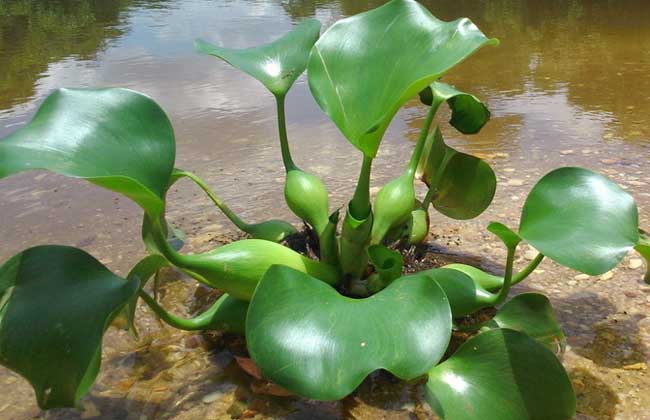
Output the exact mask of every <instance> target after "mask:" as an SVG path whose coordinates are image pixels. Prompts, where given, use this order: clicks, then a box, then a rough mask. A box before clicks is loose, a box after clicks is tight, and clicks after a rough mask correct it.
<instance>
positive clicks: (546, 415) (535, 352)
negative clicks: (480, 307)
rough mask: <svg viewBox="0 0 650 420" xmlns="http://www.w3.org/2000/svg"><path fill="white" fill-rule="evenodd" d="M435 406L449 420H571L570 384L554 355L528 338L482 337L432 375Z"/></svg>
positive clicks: (494, 333)
mask: <svg viewBox="0 0 650 420" xmlns="http://www.w3.org/2000/svg"><path fill="white" fill-rule="evenodd" d="M425 392H426V399H427V401H428V402H429V404H430V405H431V407H432V408H433V409H434V410H436V411H437V412H438V414H439V415H440V416H441V417H442V418H443V419H445V420H465V419H467V418H480V419H481V420H522V419H526V420H551V419H552V420H569V419H571V418H573V416H574V415H575V411H576V399H575V394H574V392H573V389H572V387H571V382H570V381H569V378H568V376H567V374H566V372H565V371H564V368H563V367H562V364H561V363H560V362H559V361H558V359H557V358H556V357H555V355H554V354H553V353H552V352H550V351H549V350H548V349H547V348H545V347H544V346H542V345H541V344H539V343H538V342H537V341H535V340H533V339H531V338H530V337H528V336H527V335H525V334H523V333H520V332H517V331H513V330H509V329H496V330H491V331H487V332H484V333H481V334H479V335H477V336H475V337H474V338H472V339H470V340H469V341H467V342H466V343H465V344H463V345H462V346H461V347H460V348H459V349H458V351H457V352H456V353H454V354H453V355H452V356H451V357H450V358H449V359H447V360H446V361H445V362H443V363H441V364H440V365H438V366H436V367H435V368H433V369H432V370H431V371H430V372H429V381H428V382H427V384H426V388H425Z"/></svg>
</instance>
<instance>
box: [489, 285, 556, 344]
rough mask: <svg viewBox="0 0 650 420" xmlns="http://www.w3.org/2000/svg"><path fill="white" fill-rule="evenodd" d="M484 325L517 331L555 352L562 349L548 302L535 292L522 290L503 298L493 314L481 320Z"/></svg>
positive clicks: (551, 308) (544, 297) (553, 315)
mask: <svg viewBox="0 0 650 420" xmlns="http://www.w3.org/2000/svg"><path fill="white" fill-rule="evenodd" d="M485 326H486V327H488V328H509V329H511V330H515V331H521V332H523V333H525V334H526V335H528V336H530V337H532V338H534V339H535V340H537V341H539V342H540V343H542V344H543V345H544V346H546V347H547V348H548V349H549V350H551V351H552V352H553V353H555V354H559V353H562V352H563V351H564V346H565V344H566V339H565V337H564V333H563V332H562V328H561V327H560V324H559V323H558V321H557V318H556V317H555V311H553V306H551V302H550V301H549V300H548V298H547V297H546V296H544V295H541V294H539V293H523V294H521V295H517V296H515V297H514V298H512V299H511V300H509V301H508V302H506V303H505V304H504V305H503V306H502V307H501V309H499V312H497V314H496V315H495V316H494V318H492V319H491V320H489V321H487V322H486V323H485Z"/></svg>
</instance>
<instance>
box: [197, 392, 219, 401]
mask: <svg viewBox="0 0 650 420" xmlns="http://www.w3.org/2000/svg"><path fill="white" fill-rule="evenodd" d="M221 397H223V392H221V391H215V392H211V393H209V394H208V395H206V396H204V397H203V398H202V399H201V401H203V403H205V404H211V403H213V402H215V401H217V400H218V399H220V398H221Z"/></svg>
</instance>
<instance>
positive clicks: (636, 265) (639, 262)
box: [628, 258, 643, 270]
mask: <svg viewBox="0 0 650 420" xmlns="http://www.w3.org/2000/svg"><path fill="white" fill-rule="evenodd" d="M642 265H643V260H641V258H632V259H631V260H630V262H629V263H628V267H630V268H631V269H632V270H636V269H637V268H639V267H641V266H642Z"/></svg>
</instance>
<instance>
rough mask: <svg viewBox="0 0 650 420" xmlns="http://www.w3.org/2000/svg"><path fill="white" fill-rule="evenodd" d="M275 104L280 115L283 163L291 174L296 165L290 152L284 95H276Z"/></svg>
mask: <svg viewBox="0 0 650 420" xmlns="http://www.w3.org/2000/svg"><path fill="white" fill-rule="evenodd" d="M275 104H276V107H277V114H278V134H279V135H280V149H281V151H282V163H284V170H285V171H286V172H289V171H290V170H292V169H296V168H297V167H296V164H295V163H293V159H292V158H291V151H290V150H289V139H288V138H287V121H286V117H285V112H284V95H276V97H275Z"/></svg>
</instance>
